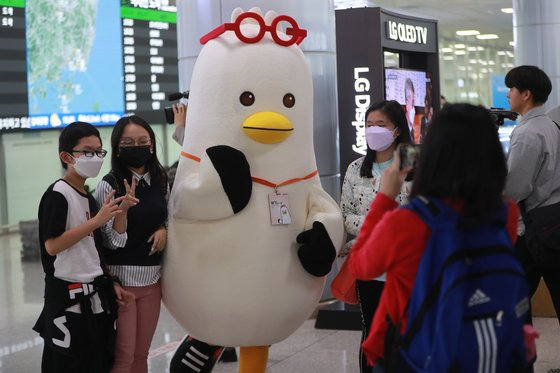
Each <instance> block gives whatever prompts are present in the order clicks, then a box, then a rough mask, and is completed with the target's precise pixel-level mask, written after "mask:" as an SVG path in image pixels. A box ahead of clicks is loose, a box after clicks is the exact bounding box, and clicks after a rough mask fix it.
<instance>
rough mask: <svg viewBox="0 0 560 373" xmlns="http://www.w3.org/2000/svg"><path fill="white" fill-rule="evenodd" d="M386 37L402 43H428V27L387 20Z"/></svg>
mask: <svg viewBox="0 0 560 373" xmlns="http://www.w3.org/2000/svg"><path fill="white" fill-rule="evenodd" d="M387 38H389V39H391V40H395V41H401V42H403V43H411V44H428V28H427V27H423V26H415V25H409V24H406V23H402V22H396V21H387Z"/></svg>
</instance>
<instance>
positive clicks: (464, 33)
mask: <svg viewBox="0 0 560 373" xmlns="http://www.w3.org/2000/svg"><path fill="white" fill-rule="evenodd" d="M456 34H457V35H459V36H473V35H480V31H478V30H459V31H457V32H456Z"/></svg>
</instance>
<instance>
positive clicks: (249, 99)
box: [239, 91, 255, 106]
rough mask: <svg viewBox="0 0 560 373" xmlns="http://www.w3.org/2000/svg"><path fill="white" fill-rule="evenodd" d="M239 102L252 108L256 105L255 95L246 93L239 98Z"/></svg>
mask: <svg viewBox="0 0 560 373" xmlns="http://www.w3.org/2000/svg"><path fill="white" fill-rule="evenodd" d="M239 102H241V104H242V105H243V106H251V105H253V104H254V103H255V95H254V94H253V93H252V92H249V91H245V92H243V93H242V94H241V96H239Z"/></svg>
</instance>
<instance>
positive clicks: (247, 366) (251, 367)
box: [239, 346, 269, 373]
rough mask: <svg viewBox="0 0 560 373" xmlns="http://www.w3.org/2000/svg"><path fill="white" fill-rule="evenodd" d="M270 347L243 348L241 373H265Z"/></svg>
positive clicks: (240, 359)
mask: <svg viewBox="0 0 560 373" xmlns="http://www.w3.org/2000/svg"><path fill="white" fill-rule="evenodd" d="M268 348H269V346H256V347H241V348H240V349H239V373H265V372H266V365H267V363H268Z"/></svg>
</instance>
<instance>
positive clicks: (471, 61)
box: [469, 58, 478, 63]
mask: <svg viewBox="0 0 560 373" xmlns="http://www.w3.org/2000/svg"><path fill="white" fill-rule="evenodd" d="M477 62H478V61H477V60H476V59H475V58H472V59H470V60H469V63H477Z"/></svg>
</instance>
